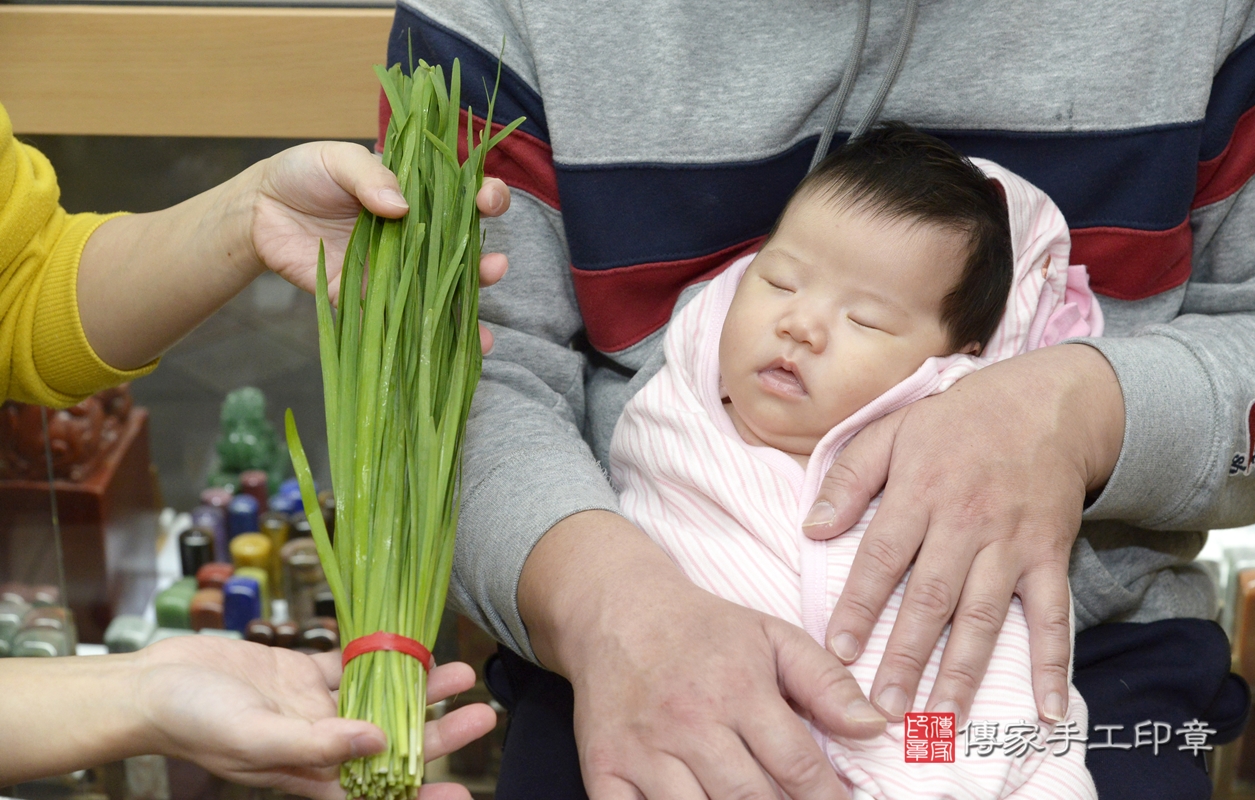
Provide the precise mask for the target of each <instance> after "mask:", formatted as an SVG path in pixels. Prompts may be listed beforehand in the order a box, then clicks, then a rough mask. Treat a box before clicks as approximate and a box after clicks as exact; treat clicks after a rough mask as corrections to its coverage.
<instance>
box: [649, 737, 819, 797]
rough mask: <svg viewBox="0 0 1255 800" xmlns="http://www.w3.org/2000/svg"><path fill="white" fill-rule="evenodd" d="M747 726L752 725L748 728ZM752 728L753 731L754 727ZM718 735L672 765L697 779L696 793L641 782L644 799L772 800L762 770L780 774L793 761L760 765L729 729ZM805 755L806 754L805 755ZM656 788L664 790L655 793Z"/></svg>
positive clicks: (760, 759)
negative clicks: (680, 792) (729, 799)
mask: <svg viewBox="0 0 1255 800" xmlns="http://www.w3.org/2000/svg"><path fill="white" fill-rule="evenodd" d="M753 722H754V723H756V724H766V723H767V720H766V719H756V720H754V721H753ZM797 724H798V727H801V725H800V723H797ZM747 727H755V726H754V725H750V726H747ZM755 729H757V728H756V727H755ZM719 732H720V734H721V735H719V736H717V737H714V738H712V739H709V740H707V741H703V742H700V743H699V742H693V743H692V744H693V745H695V748H694V749H693V750H692V751H690V752H687V753H685V754H684V758H685V763H683V764H681V763H680V762H679V761H676V762H675V763H676V765H677V766H678V770H676V771H681V770H682V771H685V772H687V771H689V770H692V772H693V774H694V775H695V776H696V777H697V781H698V782H700V784H701V785H700V787H695V788H697V791H696V793H691V794H685V795H676V794H673V793H672V792H671V789H670V787H669V786H668V785H667V783H666V782H662V783H660V785H658V786H657V788H655V783H657V782H652V781H651V783H650V784H649V785H646V784H645V783H644V782H643V781H642V782H641V783H640V786H641V790H642V791H644V793H645V796H646V797H648V798H655V797H657V798H668V800H669V798H671V797H677V796H682V797H693V798H695V799H696V798H705V797H712V798H720V797H737V798H744V800H776V797H777V794H776V792H775V790H774V789H772V788H771V783H770V782H769V781H768V780H767V775H766V774H764V772H763V771H764V770H766V771H767V772H769V773H779V774H781V775H784V774H785V770H787V769H788V768H789V767H790V766H796V765H795V764H794V763H793V762H795V761H796V759H793V758H789V759H788V762H787V763H775V764H770V763H766V762H763V761H762V758H761V756H762V754H760V753H755V754H754V756H753V757H751V756H750V753H749V751H747V750H746V749H745V742H744V741H742V740H741V739H740V738H738V737H737V736H736V734H734V733H733V732H732V731H731V730H729V729H727V728H720V729H719ZM803 732H805V728H803ZM807 738H810V737H807ZM809 744H810V748H811V749H812V750H814V751H816V754H818V750H819V748H818V746H817V745H816V744H815V740H814V739H811V740H810V742H809ZM808 755H810V754H809V753H808ZM755 758H758V763H755ZM824 761H825V766H827V763H826V761H827V760H826V759H825V760H824ZM828 771H829V772H832V768H831V767H829V768H828ZM652 777H653V776H651V779H652ZM835 778H836V774H835V773H833V779H834V780H835ZM659 789H663V790H665V791H659ZM789 797H790V798H792V800H811V798H814V799H815V800H827V798H829V797H832V795H831V794H828V795H820V794H806V795H794V794H791V793H790V794H789Z"/></svg>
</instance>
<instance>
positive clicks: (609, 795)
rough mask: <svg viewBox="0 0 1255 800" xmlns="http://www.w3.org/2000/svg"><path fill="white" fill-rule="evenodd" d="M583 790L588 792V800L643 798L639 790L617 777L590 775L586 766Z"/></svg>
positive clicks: (601, 774)
mask: <svg viewBox="0 0 1255 800" xmlns="http://www.w3.org/2000/svg"><path fill="white" fill-rule="evenodd" d="M584 788H585V789H586V790H587V791H588V799H589V800H640V799H641V798H642V797H644V795H643V794H641V792H640V790H639V789H637V788H636V787H635V786H633V785H632V784H631V783H629V782H627V781H626V780H624V779H623V778H620V777H619V776H618V775H614V774H608V773H593V774H591V775H590V773H589V770H588V767H587V765H585V767H584Z"/></svg>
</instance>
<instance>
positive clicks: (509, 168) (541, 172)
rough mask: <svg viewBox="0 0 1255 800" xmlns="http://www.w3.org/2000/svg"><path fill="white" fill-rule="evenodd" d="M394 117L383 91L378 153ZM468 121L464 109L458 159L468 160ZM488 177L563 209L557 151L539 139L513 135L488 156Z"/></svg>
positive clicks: (477, 125)
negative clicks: (556, 170)
mask: <svg viewBox="0 0 1255 800" xmlns="http://www.w3.org/2000/svg"><path fill="white" fill-rule="evenodd" d="M391 116H392V107H391V106H390V105H389V104H388V97H387V95H385V94H384V92H383V90H382V89H380V90H379V138H378V139H377V140H376V141H375V152H380V153H381V152H383V141H384V136H385V134H386V133H387V131H388V120H389V119H390V118H391ZM466 117H467V114H466V109H462V119H461V123H460V125H459V128H458V158H459V159H463V160H464V159H465V158H466ZM483 126H484V120H483V118H482V117H479V116H476V117H475V130H476V131H479V130H481V129H482V128H483ZM503 127H505V126H504V125H503V124H501V123H499V122H494V123H493V124H492V135H495V134H496V133H497V132H498V131H500V130H501V129H502V128H503ZM477 135H478V134H477ZM484 174H485V175H490V176H492V177H494V178H500V179H501V180H503V181H505V182H506V184H507V185H509V186H511V187H512V188H515V189H519V190H521V191H524V192H527V193H528V194H530V195H532V196H533V197H535V198H537V199H538V200H540V201H541V202H542V203H544V204H545V205H547V206H549V207H550V208H553V209H555V210H560V209H561V204H560V203H559V202H558V174H557V172H555V171H554V168H553V150H552V149H551V148H550V147H549V145H547V144H545V143H544V142H543V141H541V140H540V139H537V138H536V137H535V136H532V135H530V134H527V133H523V132H522V131H518V130H516V131H514V133H511V134H510V135H509V136H507V137H506V138H505V139H504V140H502V142H501V144H499V145H497V146H496V147H494V148H493V149H492V151H491V152H489V153H488V161H487V163H485V164H484Z"/></svg>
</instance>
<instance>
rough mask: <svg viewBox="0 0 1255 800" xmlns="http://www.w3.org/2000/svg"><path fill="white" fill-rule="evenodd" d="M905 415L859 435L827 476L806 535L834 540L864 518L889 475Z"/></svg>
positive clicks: (885, 420) (805, 528) (806, 524)
mask: <svg viewBox="0 0 1255 800" xmlns="http://www.w3.org/2000/svg"><path fill="white" fill-rule="evenodd" d="M901 414H902V412H900V411H899V412H895V413H893V414H890V415H889V416H887V417H884V418H882V419H879V420H876V421H875V422H873V423H871V424H870V425H868V426H867V427H866V428H864V429H863V430H862V431H860V432H859V434H858V435H857V436H855V437H854V438H853V439H852V440H850V443H849V445H847V446H846V448H845V450H843V451H842V452H841V455H839V456H837V460H836V461H834V462H833V464H832V467H831V468H830V469H829V470H828V474H827V475H825V476H824V480H823V483H821V484H820V486H819V493H818V494H817V495H816V496H815V503H814V505H812V506H811V510H810V513H808V514H807V515H806V519H805V520H804V521H803V522H802V531H803V532H804V533H805V534H806V535H807V536H809V537H810V538H812V539H831V538H832V537H834V536H836V535H837V534H839V533H844V532H845V531H846V530H848V529H849V528H850V526H852V525H854V523H856V522H858V521H859V520H860V519H862V518H863V514H864V513H866V511H867V506H868V505H869V504H870V503H871V500H872V498H873V497H875V496H876V495H877V494H879V493H880V490H881V488H882V487H883V486H884V485H885V479H886V478H887V477H888V475H889V456H890V454H891V453H892V452H893V437H894V434H895V433H896V432H897V429H898V425H899V423H900V422H901Z"/></svg>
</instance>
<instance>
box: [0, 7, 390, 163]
mask: <svg viewBox="0 0 1255 800" xmlns="http://www.w3.org/2000/svg"><path fill="white" fill-rule="evenodd" d="M336 5H340V6H343V5H346V4H345V3H343V2H337V3H336ZM351 5H353V6H355V7H340V8H335V7H329V4H328V5H327V6H324V5H322V4H318V5H317V6H316V7H315V6H303V7H258V6H253V7H243V6H220V5H197V6H192V5H188V6H147V5H68V4H59V3H57V4H31V5H27V4H0V103H3V104H4V106H5V108H6V109H7V110H8V112H9V115H10V117H11V118H12V119H13V126H14V130H15V132H17V133H18V134H80V135H113V136H232V137H267V138H286V139H322V138H328V139H373V138H374V137H375V132H376V127H377V124H378V123H377V120H378V103H379V84H378V82H377V80H376V78H375V75H374V72H373V71H372V69H371V67H372V65H373V64H376V63H382V62H383V61H384V57H385V55H386V46H387V40H388V32H389V30H390V29H391V26H392V7H391V4H389V5H388V6H387V7H382V8H380V7H373V6H375V5H376V2H375V0H371V2H370V3H360V4H359V3H352V4H351Z"/></svg>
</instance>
